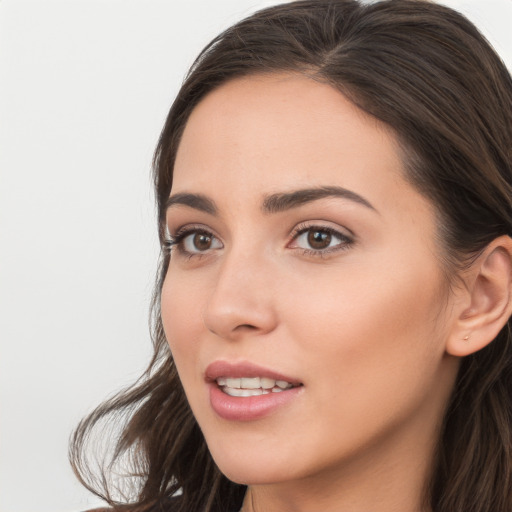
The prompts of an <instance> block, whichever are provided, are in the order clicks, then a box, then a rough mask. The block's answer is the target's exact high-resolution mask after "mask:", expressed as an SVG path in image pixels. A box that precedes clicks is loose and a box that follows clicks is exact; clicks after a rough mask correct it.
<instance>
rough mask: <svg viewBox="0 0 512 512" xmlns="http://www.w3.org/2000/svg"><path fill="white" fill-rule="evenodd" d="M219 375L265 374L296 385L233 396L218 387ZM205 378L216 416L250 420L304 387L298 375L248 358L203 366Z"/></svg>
mask: <svg viewBox="0 0 512 512" xmlns="http://www.w3.org/2000/svg"><path fill="white" fill-rule="evenodd" d="M219 377H232V378H237V377H267V378H270V379H274V380H284V381H287V382H290V383H291V384H293V385H294V386H295V387H293V388H290V389H287V390H284V391H281V392H280V393H269V394H266V395H259V396H251V397H235V396H230V395H228V394H226V393H224V392H223V391H222V390H221V389H220V388H219V386H218V385H217V383H216V382H215V381H216V379H218V378H219ZM205 380H206V383H207V385H208V388H209V392H210V405H211V407H212V409H213V410H214V411H215V413H216V414H217V415H218V416H220V417H221V418H223V419H225V420H230V421H253V420H257V419H260V418H263V417H265V416H268V415H269V414H271V413H273V412H274V411H276V410H277V409H279V408H281V407H283V406H284V405H286V404H288V403H289V402H290V401H292V400H293V399H294V398H296V397H297V396H298V395H299V394H301V393H302V391H303V390H304V387H303V386H302V385H300V384H301V383H300V381H298V380H297V379H294V378H291V377H288V376H286V375H283V374H281V373H277V372H275V371H273V370H269V369H267V368H263V367H261V366H257V365H254V364H252V363H247V362H242V363H228V362H227V361H215V362H214V363H212V364H210V365H209V366H208V367H207V368H206V372H205Z"/></svg>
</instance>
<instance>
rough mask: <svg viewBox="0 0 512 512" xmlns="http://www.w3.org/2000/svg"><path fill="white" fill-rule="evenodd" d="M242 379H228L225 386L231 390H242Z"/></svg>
mask: <svg viewBox="0 0 512 512" xmlns="http://www.w3.org/2000/svg"><path fill="white" fill-rule="evenodd" d="M241 384H242V379H226V384H225V386H228V387H230V388H239V389H240V388H241V387H242V385H241Z"/></svg>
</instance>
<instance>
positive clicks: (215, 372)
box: [205, 361, 301, 386]
mask: <svg viewBox="0 0 512 512" xmlns="http://www.w3.org/2000/svg"><path fill="white" fill-rule="evenodd" d="M219 377H228V378H229V377H232V378H237V377H267V378H269V379H274V380H285V381H286V382H289V383H290V384H293V385H294V386H298V385H300V384H301V382H300V381H299V380H297V379H295V378H293V377H289V376H287V375H284V374H282V373H278V372H275V371H273V370H269V369H268V368H264V367H263V366H258V365H256V364H253V363H249V362H245V361H244V362H240V363H230V362H228V361H215V362H213V363H211V364H210V365H208V366H207V368H206V371H205V378H206V381H207V382H214V381H215V380H216V379H218V378H219Z"/></svg>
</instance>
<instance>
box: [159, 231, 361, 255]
mask: <svg viewBox="0 0 512 512" xmlns="http://www.w3.org/2000/svg"><path fill="white" fill-rule="evenodd" d="M314 231H317V232H321V233H327V234H328V235H331V236H332V237H335V238H337V239H339V240H340V242H339V243H338V244H336V245H335V246H333V247H330V248H329V247H327V248H325V249H313V248H311V249H305V248H299V247H296V248H293V249H297V250H299V251H301V252H302V254H304V255H305V256H314V257H321V258H322V257H325V255H328V254H332V253H335V252H338V251H344V250H347V249H349V248H350V246H351V245H353V243H354V240H353V238H352V237H350V236H347V235H345V234H343V233H341V232H340V231H338V230H336V229H334V228H331V227H329V226H319V225H316V224H305V223H303V224H299V225H298V226H296V227H295V228H294V229H293V231H292V234H291V237H290V241H289V242H288V244H287V245H289V244H290V243H293V242H294V241H296V240H297V239H298V238H299V237H300V236H301V235H303V234H305V233H307V232H314ZM196 234H202V235H205V236H208V237H210V238H211V239H212V240H218V238H217V237H216V236H215V235H214V234H213V233H212V232H211V231H209V230H207V229H205V228H203V227H200V226H188V227H185V228H182V229H180V230H178V232H177V233H176V234H175V235H170V234H168V235H167V238H166V239H165V240H164V243H163V247H164V250H165V251H166V252H168V253H171V252H172V251H173V250H177V251H178V252H179V253H180V254H181V255H183V256H186V257H187V258H188V259H191V258H202V257H204V256H206V255H207V254H208V252H210V251H209V250H206V251H204V252H201V251H198V252H191V251H187V250H186V249H185V248H184V246H183V244H184V241H185V239H186V238H187V237H188V236H190V235H196Z"/></svg>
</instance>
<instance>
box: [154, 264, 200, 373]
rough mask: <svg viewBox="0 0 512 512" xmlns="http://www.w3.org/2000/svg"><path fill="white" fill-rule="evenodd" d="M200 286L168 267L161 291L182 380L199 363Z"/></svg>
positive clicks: (167, 332) (164, 316)
mask: <svg viewBox="0 0 512 512" xmlns="http://www.w3.org/2000/svg"><path fill="white" fill-rule="evenodd" d="M200 290H201V287H197V286H191V283H190V282H188V281H187V282H184V278H183V275H182V274H179V273H177V272H172V270H169V271H168V272H167V275H166V277H165V281H164V284H163V287H162V295H161V315H162V323H163V327H164V332H165V336H166V338H167V342H168V344H169V347H170V349H171V352H172V355H173V359H174V361H175V363H176V366H177V368H178V372H179V374H180V377H181V378H182V380H185V381H186V380H187V377H188V374H189V372H193V370H194V367H195V365H196V364H197V350H198V345H199V336H200V333H201V328H202V325H203V322H202V317H201V309H200V307H198V306H199V304H201V300H202V297H201V293H200Z"/></svg>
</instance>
